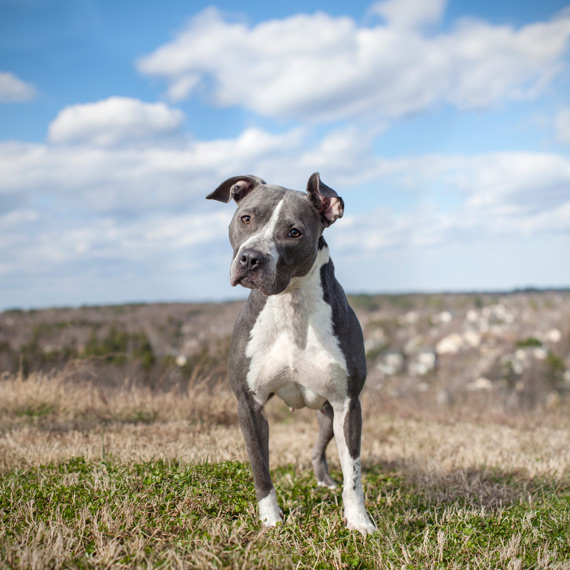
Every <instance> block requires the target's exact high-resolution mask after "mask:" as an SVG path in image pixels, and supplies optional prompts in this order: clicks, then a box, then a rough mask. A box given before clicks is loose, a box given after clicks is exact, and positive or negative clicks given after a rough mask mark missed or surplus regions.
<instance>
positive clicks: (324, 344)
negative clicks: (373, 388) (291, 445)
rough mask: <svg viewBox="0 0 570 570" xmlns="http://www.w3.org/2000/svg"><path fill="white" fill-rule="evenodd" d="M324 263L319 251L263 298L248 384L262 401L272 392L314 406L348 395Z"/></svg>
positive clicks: (253, 332)
mask: <svg viewBox="0 0 570 570" xmlns="http://www.w3.org/2000/svg"><path fill="white" fill-rule="evenodd" d="M326 261H328V250H326V249H323V250H322V251H321V252H319V256H318V257H317V261H316V262H315V265H314V266H313V269H312V270H311V272H310V273H309V274H308V275H307V276H305V277H302V278H297V279H295V280H293V281H292V282H291V285H290V286H289V287H288V288H287V289H286V290H285V291H284V292H283V293H281V294H279V295H273V296H271V297H269V298H268V299H267V302H266V304H265V306H264V308H263V310H262V311H261V313H260V314H259V316H258V318H257V321H256V323H255V325H254V327H253V328H252V330H251V334H250V340H249V343H248V345H247V349H246V355H247V356H248V357H249V358H250V368H249V371H248V375H247V382H248V385H249V388H250V389H251V391H252V392H253V393H254V394H255V397H256V400H257V401H258V402H259V403H260V404H262V405H263V404H265V402H266V401H267V399H268V398H269V396H270V395H271V394H276V395H278V396H279V397H280V398H281V399H283V400H284V401H285V402H286V403H287V404H288V405H289V406H291V407H292V408H302V407H305V406H308V407H310V408H315V409H318V408H320V407H322V406H323V405H324V403H325V402H326V401H327V400H329V401H331V400H334V399H336V398H343V397H344V396H345V395H346V389H347V368H346V361H345V358H344V355H343V354H342V351H341V350H340V347H339V345H338V340H337V339H336V337H335V336H334V334H333V322H332V309H331V307H330V305H329V304H328V303H327V302H326V301H325V300H324V298H323V291H322V287H321V283H320V267H321V266H322V264H323V263H326Z"/></svg>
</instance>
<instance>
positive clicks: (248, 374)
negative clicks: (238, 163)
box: [207, 172, 376, 535]
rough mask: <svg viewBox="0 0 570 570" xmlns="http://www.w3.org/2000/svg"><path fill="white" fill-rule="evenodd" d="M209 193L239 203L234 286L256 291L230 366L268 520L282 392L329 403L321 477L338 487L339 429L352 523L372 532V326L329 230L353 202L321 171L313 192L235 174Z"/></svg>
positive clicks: (319, 454) (316, 464)
mask: <svg viewBox="0 0 570 570" xmlns="http://www.w3.org/2000/svg"><path fill="white" fill-rule="evenodd" d="M207 198H208V199H210V200H218V201H220V202H225V203H228V202H229V201H230V200H231V199H233V200H234V201H235V202H236V204H237V210H236V212H235V214H234V216H233V219H232V221H231V223H230V226H229V238H230V242H231V245H232V248H233V259H232V263H231V269H230V283H231V285H233V286H236V285H242V286H243V287H246V288H249V289H252V291H251V293H250V295H249V297H248V299H247V301H246V302H245V304H244V306H243V308H242V310H241V312H240V313H239V315H238V317H237V319H236V323H235V327H234V332H233V335H232V340H231V345H230V355H229V361H228V365H229V377H230V384H231V387H232V390H233V392H234V394H235V396H236V398H237V405H238V417H239V423H240V427H241V431H242V434H243V437H244V439H245V443H246V447H247V452H248V455H249V459H250V462H251V467H252V471H253V478H254V482H255V492H256V497H257V501H258V506H259V517H260V519H261V522H262V524H263V525H264V526H268V527H271V526H274V525H276V524H277V523H279V522H280V521H281V520H282V517H283V513H282V511H281V509H280V508H279V504H278V502H277V497H276V493H275V488H274V486H273V483H272V481H271V476H270V473H269V428H268V423H267V420H266V418H265V416H264V413H263V407H264V405H265V404H266V402H267V401H268V400H269V399H270V398H271V397H272V396H274V395H277V396H279V397H280V398H281V399H282V400H283V401H284V402H285V403H286V404H287V405H288V406H289V407H290V408H291V409H298V408H303V407H305V406H307V407H309V408H312V409H315V410H319V413H318V414H317V416H318V425H319V433H318V437H317V442H316V444H315V446H314V448H313V451H312V464H313V469H314V472H315V476H316V479H317V483H318V485H319V486H325V487H331V488H332V487H335V486H336V483H335V482H334V481H333V479H332V478H331V476H330V474H329V470H328V466H327V460H326V455H325V450H326V447H327V445H328V443H329V442H330V440H331V439H332V438H333V435H334V437H335V439H336V443H337V447H338V452H339V457H340V463H341V467H342V474H343V494H342V496H343V504H344V517H345V520H346V524H347V527H348V528H349V529H354V530H357V531H360V532H361V533H362V534H364V535H366V534H368V533H372V532H374V531H375V530H376V526H375V524H374V522H373V521H372V519H371V518H370V517H369V515H368V513H367V512H366V508H365V506H364V496H363V492H362V482H361V461H360V440H361V433H362V411H361V406H360V398H359V396H360V393H361V391H362V388H363V386H364V382H365V379H366V359H365V353H364V342H363V337H362V329H361V328H360V324H359V322H358V319H357V317H356V315H355V313H354V311H353V310H352V308H351V307H350V306H349V304H348V301H347V299H346V295H345V293H344V291H343V289H342V287H341V286H340V284H339V282H338V281H337V280H336V278H335V273H334V267H333V263H332V261H331V259H330V256H329V248H328V246H327V243H326V241H325V239H324V237H323V231H324V230H325V229H326V228H328V227H329V226H330V225H331V224H333V223H334V222H335V221H336V220H337V219H339V218H340V217H342V215H343V212H344V201H343V199H342V198H341V197H340V196H339V195H338V194H337V193H336V192H335V191H334V190H333V189H332V188H329V187H328V186H327V185H326V184H324V183H323V182H322V181H321V179H320V175H319V173H318V172H315V173H314V174H312V175H311V177H310V178H309V181H308V183H307V189H306V192H299V191H296V190H289V189H286V188H283V187H281V186H276V185H273V184H267V183H266V182H265V181H264V180H262V179H261V178H259V177H257V176H251V175H245V176H234V177H232V178H228V179H227V180H226V181H224V182H222V184H220V185H219V186H218V187H217V188H216V189H215V190H214V191H213V192H212V193H211V194H209V195H208V196H207Z"/></svg>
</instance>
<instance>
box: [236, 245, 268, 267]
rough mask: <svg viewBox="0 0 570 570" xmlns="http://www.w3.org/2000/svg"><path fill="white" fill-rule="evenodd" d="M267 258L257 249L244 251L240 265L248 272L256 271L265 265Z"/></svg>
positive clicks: (241, 254)
mask: <svg viewBox="0 0 570 570" xmlns="http://www.w3.org/2000/svg"><path fill="white" fill-rule="evenodd" d="M264 262H265V257H263V254H262V253H260V252H259V251H256V250H255V249H244V250H243V251H242V252H241V253H240V255H239V264H240V265H241V266H242V267H243V269H246V270H247V271H254V270H255V269H258V268H259V267H261V266H262V265H263V263H264Z"/></svg>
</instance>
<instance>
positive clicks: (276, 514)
mask: <svg viewBox="0 0 570 570" xmlns="http://www.w3.org/2000/svg"><path fill="white" fill-rule="evenodd" d="M282 515H283V511H281V509H280V508H279V505H278V504H277V495H276V494H275V489H271V492H270V493H269V495H267V497H265V498H263V499H261V501H259V519H260V520H261V524H262V525H263V526H267V527H269V526H275V525H276V524H277V523H279V522H281V521H282V520H283V516H282Z"/></svg>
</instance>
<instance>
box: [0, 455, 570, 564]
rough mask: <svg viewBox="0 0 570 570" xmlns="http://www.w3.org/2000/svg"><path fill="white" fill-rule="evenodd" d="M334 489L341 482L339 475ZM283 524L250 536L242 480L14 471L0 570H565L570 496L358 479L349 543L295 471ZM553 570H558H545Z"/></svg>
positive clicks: (88, 470) (77, 466) (118, 471)
mask: <svg viewBox="0 0 570 570" xmlns="http://www.w3.org/2000/svg"><path fill="white" fill-rule="evenodd" d="M336 475H337V476H339V474H338V473H336ZM274 478H275V482H276V484H277V488H278V490H279V495H280V498H281V502H282V506H283V509H284V513H285V516H286V523H285V524H283V525H282V526H280V527H279V528H276V529H270V530H261V529H260V528H259V526H258V524H257V522H256V516H255V509H254V494H253V491H252V482H251V476H250V470H249V467H248V465H247V464H244V463H241V462H222V463H217V464H202V465H192V464H190V465H188V464H182V463H179V462H166V461H161V460H159V461H151V462H144V463H134V464H130V465H124V464H122V463H120V462H116V461H114V460H113V459H112V458H108V459H107V460H105V461H97V462H94V461H86V460H85V459H83V458H80V457H78V458H75V459H72V460H70V461H67V462H65V463H62V464H59V465H54V464H48V465H42V466H40V467H39V468H38V467H36V468H28V469H23V470H14V471H11V472H8V473H6V474H4V477H3V479H2V482H1V483H0V517H1V519H0V520H1V527H2V531H1V532H0V542H1V543H2V544H3V546H2V549H1V550H0V552H1V553H2V558H1V560H2V564H4V565H5V567H9V568H53V567H67V568H69V567H75V568H91V567H95V568H108V567H113V568H132V567H143V566H144V567H153V568H157V567H162V568H177V567H190V568H244V567H245V568H322V569H324V568H382V567H386V568H390V567H392V568H402V567H404V568H467V567H470V568H553V567H559V568H568V567H570V562H567V561H568V560H570V541H569V537H568V532H567V529H568V526H569V523H570V520H569V518H570V511H569V509H570V494H569V493H568V487H567V486H561V485H560V484H558V483H557V484H553V482H552V481H533V482H531V483H530V484H529V482H525V481H513V480H512V478H511V477H510V476H509V475H508V474H500V473H494V474H490V475H489V480H488V481H486V483H485V484H491V485H497V484H499V485H506V486H508V487H510V488H511V489H512V495H513V498H512V499H511V500H510V501H508V502H507V503H505V504H496V505H491V506H487V505H485V504H484V502H483V503H482V502H480V501H478V500H477V499H475V500H474V499H473V497H471V498H465V497H464V498H458V497H456V498H454V499H452V500H448V499H446V498H445V496H446V493H445V489H438V488H437V487H435V488H433V489H428V490H426V489H424V490H420V489H418V488H417V487H416V486H414V485H413V484H411V483H410V482H409V481H406V479H405V477H404V476H403V474H401V473H398V472H395V471H391V470H385V469H382V468H380V467H374V468H370V469H368V470H367V471H366V475H365V492H366V495H367V502H368V504H369V506H370V512H371V514H372V516H373V517H374V518H375V520H376V521H377V524H378V528H379V533H378V534H377V535H375V536H372V537H368V538H366V539H365V538H363V537H361V536H360V535H359V534H357V533H352V532H349V531H347V530H346V529H345V528H344V526H343V524H342V522H341V520H340V515H339V504H340V502H341V497H340V491H337V490H335V491H331V490H324V489H321V488H317V487H315V485H314V482H313V480H312V477H311V476H310V475H309V474H307V473H306V472H299V470H298V469H296V468H294V467H292V466H283V467H280V468H278V469H276V470H275V471H274ZM556 565H558V566H556Z"/></svg>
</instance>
